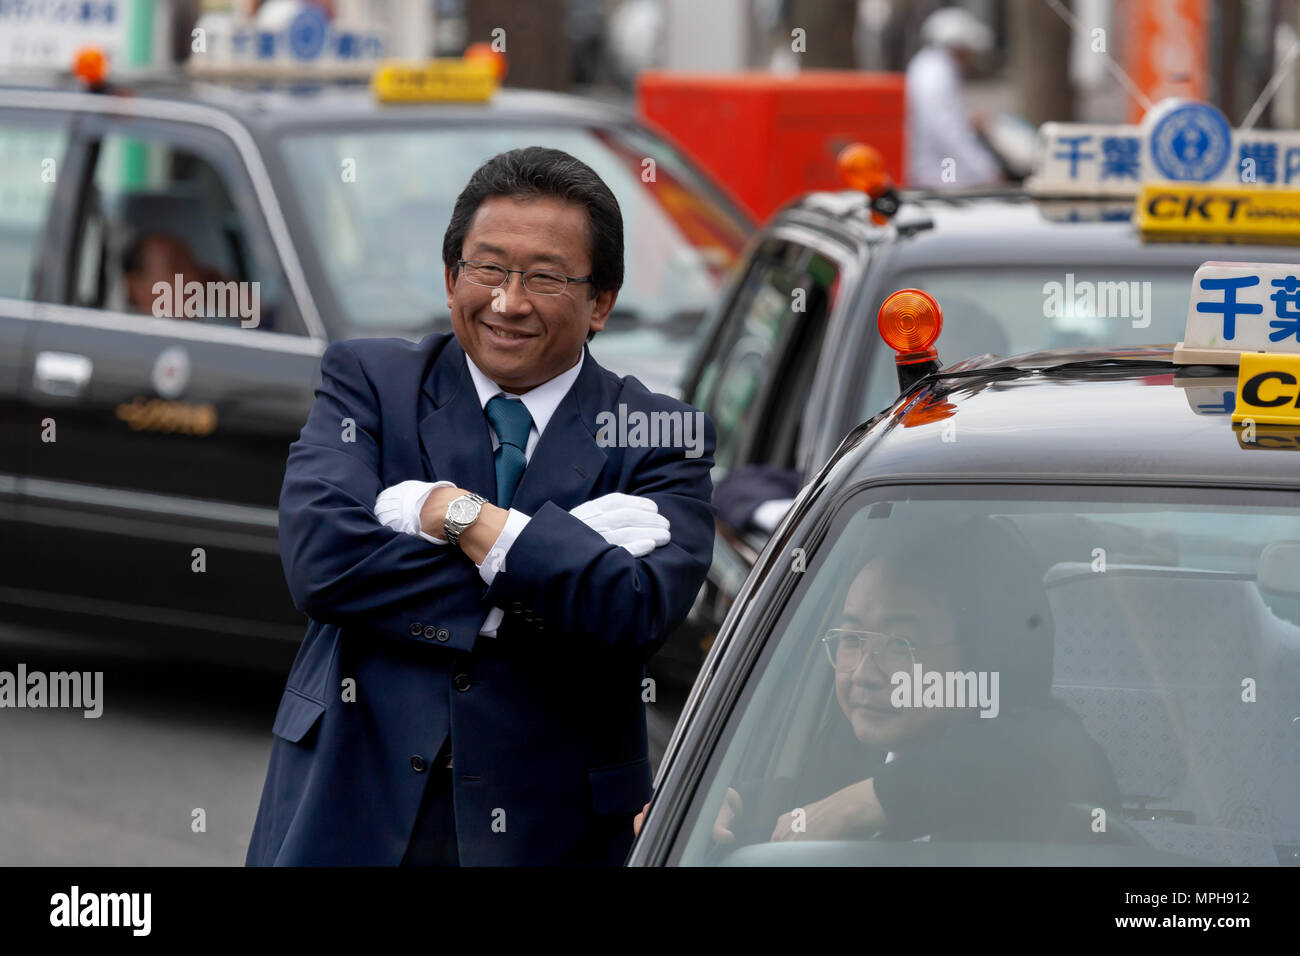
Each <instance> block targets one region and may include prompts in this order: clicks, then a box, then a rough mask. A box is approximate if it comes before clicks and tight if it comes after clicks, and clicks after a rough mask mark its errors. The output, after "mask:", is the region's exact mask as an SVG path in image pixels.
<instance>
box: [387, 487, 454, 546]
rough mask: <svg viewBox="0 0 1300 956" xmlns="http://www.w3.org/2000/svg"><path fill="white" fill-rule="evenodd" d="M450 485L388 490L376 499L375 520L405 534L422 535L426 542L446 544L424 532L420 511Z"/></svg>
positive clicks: (443, 540) (443, 539)
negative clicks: (431, 495) (436, 492)
mask: <svg viewBox="0 0 1300 956" xmlns="http://www.w3.org/2000/svg"><path fill="white" fill-rule="evenodd" d="M451 484H452V483H451V482H450V481H415V480H412V481H403V482H400V483H398V484H396V485H392V486H391V487H388V488H385V489H384V490H383V491H381V492H380V493H379V497H378V498H376V499H375V517H376V518H378V519H379V523H380V524H382V525H384V526H385V527H388V528H392V529H393V530H394V531H398V532H402V533H404V534H418V535H419V536H420V537H421V538H423V539H424V540H425V541H432V542H433V543H434V544H446V543H447V539H446V538H435V537H434V536H433V535H431V534H426V533H425V532H424V531H422V530H420V509H422V508H423V507H424V502H425V499H426V498H428V497H429V492H431V491H433V489H434V488H442V487H444V486H450V485H451Z"/></svg>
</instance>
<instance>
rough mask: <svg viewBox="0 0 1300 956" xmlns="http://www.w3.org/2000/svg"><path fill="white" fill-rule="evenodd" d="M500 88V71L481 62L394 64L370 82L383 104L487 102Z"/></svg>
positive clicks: (448, 60)
mask: <svg viewBox="0 0 1300 956" xmlns="http://www.w3.org/2000/svg"><path fill="white" fill-rule="evenodd" d="M496 88H497V73H496V68H495V67H494V65H493V64H492V63H491V62H490V61H488V60H486V59H477V58H470V59H452V58H445V59H437V60H429V61H427V62H424V63H408V62H401V61H396V60H390V61H387V62H384V63H381V64H380V65H379V67H378V69H376V70H375V72H374V74H373V75H372V76H371V78H370V91H371V93H372V94H373V95H374V97H375V99H377V100H379V101H380V102H381V103H433V102H451V101H454V102H483V101H485V100H489V99H491V98H492V94H493V93H495V92H496Z"/></svg>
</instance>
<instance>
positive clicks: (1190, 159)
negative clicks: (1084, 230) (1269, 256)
mask: <svg viewBox="0 0 1300 956" xmlns="http://www.w3.org/2000/svg"><path fill="white" fill-rule="evenodd" d="M1150 183H1184V184H1199V185H1201V186H1205V187H1212V186H1231V187H1236V188H1244V189H1261V190H1268V189H1288V188H1289V189H1293V190H1300V131H1297V130H1253V129H1252V130H1234V129H1232V127H1231V126H1230V125H1229V124H1228V121H1227V119H1226V118H1225V117H1224V115H1223V113H1222V112H1220V111H1219V110H1218V109H1217V108H1215V107H1214V106H1212V105H1210V104H1209V103H1202V102H1198V101H1196V100H1186V99H1168V100H1163V101H1161V102H1160V103H1159V104H1157V105H1156V106H1155V107H1153V108H1152V109H1151V110H1149V111H1148V112H1147V114H1146V116H1145V117H1143V119H1142V123H1141V124H1140V125H1108V124H1102V123H1045V124H1043V126H1042V127H1041V128H1040V130H1039V135H1038V149H1037V155H1036V157H1035V163H1034V172H1033V175H1031V176H1030V177H1029V179H1028V180H1026V182H1025V189H1026V191H1027V192H1029V193H1030V194H1031V195H1036V196H1059V197H1116V196H1124V197H1131V196H1136V195H1137V194H1138V192H1139V191H1140V190H1141V188H1142V187H1143V185H1144V184H1150Z"/></svg>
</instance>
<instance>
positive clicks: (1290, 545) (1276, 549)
mask: <svg viewBox="0 0 1300 956" xmlns="http://www.w3.org/2000/svg"><path fill="white" fill-rule="evenodd" d="M1259 586H1260V587H1261V588H1262V589H1263V590H1265V591H1272V592H1274V593H1275V594H1285V595H1286V596H1287V597H1300V541H1274V542H1273V543H1272V544H1270V545H1268V547H1266V548H1265V549H1264V550H1263V551H1262V552H1261V553H1260V556H1259Z"/></svg>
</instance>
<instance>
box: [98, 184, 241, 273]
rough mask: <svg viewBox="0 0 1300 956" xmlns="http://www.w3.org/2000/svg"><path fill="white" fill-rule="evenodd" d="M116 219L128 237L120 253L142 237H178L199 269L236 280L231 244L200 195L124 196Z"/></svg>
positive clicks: (183, 191) (173, 192) (178, 192)
mask: <svg viewBox="0 0 1300 956" xmlns="http://www.w3.org/2000/svg"><path fill="white" fill-rule="evenodd" d="M113 215H114V218H115V219H116V221H117V222H118V224H119V225H120V227H121V228H122V230H123V231H124V232H125V234H126V235H125V236H124V237H123V239H122V242H121V245H120V250H121V251H125V249H126V247H127V246H128V245H129V244H130V242H131V241H132V240H134V239H136V238H139V237H141V236H146V235H152V234H162V235H170V236H175V237H176V238H177V239H179V240H180V241H181V242H183V243H185V245H186V247H187V248H188V249H189V251H190V254H191V255H192V256H193V257H194V261H195V262H197V263H198V264H199V265H203V266H207V267H208V268H210V269H215V270H216V271H217V272H219V273H220V274H221V275H223V276H229V277H232V278H237V276H235V272H236V269H235V261H234V256H233V254H232V252H231V249H230V244H229V242H228V241H227V240H226V238H225V236H224V235H223V234H222V232H221V229H220V228H219V226H218V225H217V221H216V218H215V216H214V211H213V210H212V209H210V208H209V207H208V205H207V204H206V203H204V201H203V199H202V198H201V197H200V196H199V195H198V193H196V192H194V191H192V190H189V189H183V188H172V189H168V190H166V191H158V192H128V193H123V194H122V195H121V196H120V197H118V200H117V208H116V209H114V210H113Z"/></svg>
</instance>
